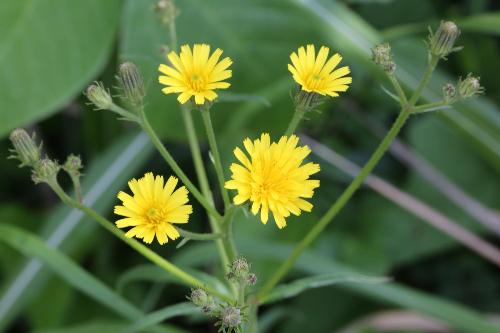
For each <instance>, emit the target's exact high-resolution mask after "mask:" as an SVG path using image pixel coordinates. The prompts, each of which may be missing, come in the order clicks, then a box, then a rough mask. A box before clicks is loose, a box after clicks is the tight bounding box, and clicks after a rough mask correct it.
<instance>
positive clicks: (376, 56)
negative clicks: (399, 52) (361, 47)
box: [372, 43, 396, 75]
mask: <svg viewBox="0 0 500 333" xmlns="http://www.w3.org/2000/svg"><path fill="white" fill-rule="evenodd" d="M372 60H373V62H374V63H375V64H377V65H379V66H380V67H381V68H382V69H383V70H384V72H386V73H387V74H390V75H392V74H394V72H395V71H396V64H395V63H394V61H393V59H392V53H391V46H390V45H389V43H383V44H378V45H376V46H375V47H374V48H372Z"/></svg>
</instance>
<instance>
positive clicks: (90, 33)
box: [0, 0, 120, 137]
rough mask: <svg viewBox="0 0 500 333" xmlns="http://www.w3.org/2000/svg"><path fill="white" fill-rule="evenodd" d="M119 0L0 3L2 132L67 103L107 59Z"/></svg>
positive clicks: (0, 121)
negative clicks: (0, 32)
mask: <svg viewBox="0 0 500 333" xmlns="http://www.w3.org/2000/svg"><path fill="white" fill-rule="evenodd" d="M119 9H120V1H119V0H110V1H100V0H74V1H66V0H37V1H29V0H25V1H17V0H4V1H2V2H1V4H0V22H1V23H0V31H2V34H1V35H0V62H1V63H2V64H8V66H2V75H1V76H0V100H1V101H2V109H1V111H0V137H2V136H4V135H5V134H7V133H8V132H9V131H10V130H12V129H14V128H15V127H19V126H24V125H27V124H29V123H32V122H34V121H37V120H40V119H42V118H44V117H47V116H49V115H50V114H52V113H53V112H55V111H57V109H58V108H61V107H62V106H63V105H65V104H67V103H68V102H69V101H70V100H71V98H73V97H74V96H75V95H77V94H78V93H80V92H81V90H82V89H83V88H84V87H85V85H86V84H88V82H89V81H91V80H92V79H93V78H94V77H95V76H96V75H97V74H98V73H99V72H100V71H101V70H102V68H103V67H104V65H105V64H106V63H107V60H108V57H109V55H110V53H111V50H112V46H113V40H114V37H115V31H116V28H117V23H118V17H119V12H120V10H119Z"/></svg>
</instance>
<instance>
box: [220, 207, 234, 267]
mask: <svg viewBox="0 0 500 333" xmlns="http://www.w3.org/2000/svg"><path fill="white" fill-rule="evenodd" d="M235 211H236V207H235V206H230V207H229V208H228V209H227V210H226V215H224V221H223V222H222V227H223V229H224V239H223V243H224V248H225V249H226V251H227V255H228V257H229V262H233V261H234V260H235V259H236V257H237V256H238V251H237V250H236V245H235V244H234V236H233V216H234V213H235Z"/></svg>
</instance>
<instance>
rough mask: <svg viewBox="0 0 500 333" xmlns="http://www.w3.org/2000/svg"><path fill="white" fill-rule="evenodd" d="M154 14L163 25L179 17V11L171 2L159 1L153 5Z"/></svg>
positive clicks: (168, 0) (167, 0)
mask: <svg viewBox="0 0 500 333" xmlns="http://www.w3.org/2000/svg"><path fill="white" fill-rule="evenodd" d="M155 12H156V13H158V15H159V17H160V20H161V22H162V23H163V24H168V23H170V22H172V21H173V20H175V18H176V17H177V16H178V15H179V10H178V9H177V8H176V7H175V5H174V2H173V1H172V0H159V1H158V2H157V3H156V5H155Z"/></svg>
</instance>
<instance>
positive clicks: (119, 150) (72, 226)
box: [0, 133, 153, 330]
mask: <svg viewBox="0 0 500 333" xmlns="http://www.w3.org/2000/svg"><path fill="white" fill-rule="evenodd" d="M152 151H153V146H152V145H151V144H150V143H149V141H148V139H147V137H146V135H145V134H143V133H141V134H136V135H127V136H125V137H123V138H121V139H120V140H117V142H115V143H114V144H113V145H112V146H111V148H110V149H108V151H106V152H105V153H104V154H102V155H100V156H99V158H98V159H97V160H96V161H95V162H94V163H92V165H91V166H90V167H89V168H88V169H86V170H85V177H84V178H83V184H82V186H83V192H84V193H85V195H84V197H85V202H86V203H87V204H88V205H90V206H92V207H93V208H94V209H95V210H97V211H98V212H107V211H109V208H110V206H111V205H112V203H114V201H115V199H116V196H115V194H116V193H117V192H118V190H119V189H120V188H121V187H122V186H123V184H125V183H126V182H127V180H128V179H130V177H131V176H134V173H135V172H136V171H137V169H138V168H139V167H140V166H142V164H143V163H144V162H145V161H146V160H147V159H148V158H149V156H151V153H152ZM87 170H88V171H87ZM27 176H28V173H27ZM97 228H98V226H97V224H96V223H94V221H91V220H89V219H88V218H86V217H84V215H83V214H82V213H80V212H79V211H77V210H74V209H70V208H68V207H66V206H64V205H62V204H60V205H59V207H58V209H56V210H54V212H53V214H51V215H50V216H49V218H48V219H47V221H46V222H44V223H43V224H42V227H41V231H40V233H41V234H42V237H43V238H44V239H45V241H46V243H47V245H48V246H49V247H51V248H58V247H59V248H61V250H62V251H65V252H74V251H75V250H76V249H77V248H78V246H82V244H85V246H86V247H89V246H92V242H88V241H87V240H88V239H90V238H91V237H93V235H94V233H95V232H96V229H97ZM99 232H105V231H99ZM49 276H50V273H49V271H47V269H43V266H42V264H41V263H40V262H39V261H38V260H36V259H30V260H28V261H27V262H26V264H25V265H24V266H22V267H21V269H20V270H19V273H18V274H17V275H16V276H14V277H13V279H12V280H11V281H9V282H8V283H7V284H6V285H5V289H4V290H3V291H2V295H1V298H0V330H2V329H3V328H5V327H6V326H7V325H8V323H9V321H10V320H11V319H12V318H14V317H15V315H16V313H17V312H18V311H19V310H20V309H21V308H22V307H23V305H24V304H26V303H27V302H28V301H29V299H30V298H32V297H36V295H37V294H38V292H39V290H40V289H41V288H43V286H44V285H45V284H46V282H47V279H48V278H49ZM34 281H36V283H32V282H34Z"/></svg>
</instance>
